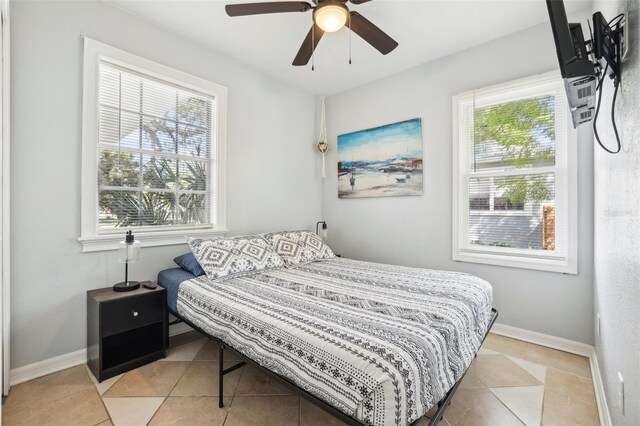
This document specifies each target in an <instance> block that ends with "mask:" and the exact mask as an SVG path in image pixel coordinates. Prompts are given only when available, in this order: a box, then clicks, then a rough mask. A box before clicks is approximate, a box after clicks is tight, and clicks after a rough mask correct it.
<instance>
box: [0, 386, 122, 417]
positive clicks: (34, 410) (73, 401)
mask: <svg viewBox="0 0 640 426" xmlns="http://www.w3.org/2000/svg"><path fill="white" fill-rule="evenodd" d="M105 420H109V415H108V414H107V411H106V410H105V409H104V406H103V405H102V401H101V399H100V395H98V392H97V391H96V390H95V389H93V388H92V387H89V388H86V389H84V390H82V391H80V392H76V393H74V394H72V395H69V396H66V397H64V398H60V399H57V400H55V401H49V402H47V403H44V404H37V405H32V406H31V408H30V409H27V410H23V411H21V412H19V413H17V414H15V415H11V414H8V413H6V412H3V416H2V423H3V424H4V425H39V426H45V425H69V426H72V425H78V426H80V425H95V424H98V423H100V422H103V421H105Z"/></svg>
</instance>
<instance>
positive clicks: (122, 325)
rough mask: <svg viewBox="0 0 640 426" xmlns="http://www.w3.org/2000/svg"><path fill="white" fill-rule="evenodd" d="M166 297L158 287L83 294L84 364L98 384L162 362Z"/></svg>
mask: <svg viewBox="0 0 640 426" xmlns="http://www.w3.org/2000/svg"><path fill="white" fill-rule="evenodd" d="M166 297H167V296H166V290H165V289H164V288H163V287H160V286H158V287H157V288H155V289H153V290H149V289H147V288H144V287H142V286H141V287H140V288H139V289H137V290H133V291H129V292H125V293H120V292H115V291H113V288H111V287H107V288H101V289H97V290H90V291H88V292H87V364H88V365H89V368H90V369H91V371H92V372H93V375H94V376H95V377H96V379H97V380H98V381H99V382H101V381H103V380H105V379H108V378H110V377H113V376H116V375H118V374H120V373H123V372H125V371H128V370H131V369H133V368H136V367H139V366H141V365H144V364H147V363H149V362H151V361H155V360H158V359H160V358H164V356H165V349H166V347H167V344H168V342H167V340H166V339H167V337H166V333H165V331H166V327H167V321H168V312H167V302H166Z"/></svg>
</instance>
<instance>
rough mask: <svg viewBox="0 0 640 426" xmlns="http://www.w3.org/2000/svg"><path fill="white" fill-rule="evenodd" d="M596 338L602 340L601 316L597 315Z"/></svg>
mask: <svg viewBox="0 0 640 426" xmlns="http://www.w3.org/2000/svg"><path fill="white" fill-rule="evenodd" d="M596 338H598V339H599V338H600V314H599V313H596Z"/></svg>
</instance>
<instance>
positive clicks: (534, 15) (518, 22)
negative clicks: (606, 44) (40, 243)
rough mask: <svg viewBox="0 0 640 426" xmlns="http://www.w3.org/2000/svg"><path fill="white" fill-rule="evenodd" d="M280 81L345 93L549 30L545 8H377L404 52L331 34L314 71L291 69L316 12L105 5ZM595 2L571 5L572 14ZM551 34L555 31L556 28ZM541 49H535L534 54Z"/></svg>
mask: <svg viewBox="0 0 640 426" xmlns="http://www.w3.org/2000/svg"><path fill="white" fill-rule="evenodd" d="M105 1H107V2H109V3H111V4H113V5H115V6H117V7H119V8H121V9H123V10H125V11H127V12H129V13H131V14H133V15H136V16H138V17H141V18H144V19H146V20H148V21H151V22H153V23H155V24H157V25H159V26H161V27H164V28H165V29H168V30H170V31H172V32H174V33H177V34H180V35H182V36H184V37H187V38H189V39H191V40H193V41H195V42H197V43H199V44H201V45H203V46H206V47H208V48H211V49H214V50H216V51H219V52H223V53H225V54H227V55H229V56H232V57H235V58H237V59H239V60H241V61H243V62H245V63H247V64H250V65H252V66H253V67H255V68H257V69H258V70H261V71H262V72H264V73H266V74H268V75H271V76H273V77H275V78H277V79H279V80H282V81H286V82H289V83H290V84H292V85H294V86H296V87H299V88H302V89H304V90H306V91H308V92H311V93H313V94H319V95H330V94H334V93H339V92H342V91H345V90H348V89H351V88H353V87H356V86H360V85H362V84H365V83H369V82H371V81H374V80H377V79H379V78H382V77H385V76H387V75H391V74H394V73H396V72H399V71H402V70H405V69H408V68H411V67H414V66H416V65H419V64H421V63H424V62H427V61H430V60H433V59H436V58H439V57H443V56H446V55H450V54H452V53H455V52H459V51H461V50H464V49H468V48H470V47H473V46H477V45H480V44H482V43H485V42H487V41H490V40H493V39H496V38H499V37H503V36H505V35H508V34H511V33H514V32H517V31H520V30H523V29H525V28H528V27H531V26H534V25H538V24H541V23H543V22H548V19H549V18H548V14H547V9H546V5H545V2H544V0H502V1H482V0H466V1H460V0H458V1H456V0H448V1H446V0H441V1H436V0H375V1H372V2H370V3H366V4H362V5H359V6H356V5H353V4H351V3H349V4H348V6H349V8H350V9H351V10H357V11H358V12H359V13H361V14H362V15H364V16H365V17H366V18H368V19H369V20H370V21H372V22H373V23H374V24H376V25H377V26H378V27H380V28H381V29H382V30H383V31H385V32H387V33H388V34H389V35H390V36H391V37H393V38H394V39H395V40H396V41H398V43H399V44H400V45H399V46H398V48H396V50H394V51H393V52H391V53H390V54H389V55H387V56H383V55H381V54H380V53H379V52H378V51H377V50H375V49H374V48H373V47H371V46H370V45H369V44H367V43H366V42H364V41H363V40H362V39H360V38H359V37H358V36H357V35H355V34H353V37H352V57H353V63H352V65H349V64H348V55H349V31H348V29H346V28H344V29H342V30H340V31H339V32H337V33H333V34H325V36H324V37H323V38H322V40H321V41H320V44H319V45H318V48H317V49H316V54H315V71H311V67H310V66H307V67H294V66H292V65H291V62H292V61H293V58H294V57H295V55H296V53H297V51H298V49H299V48H300V45H301V43H302V41H303V39H304V37H305V36H306V34H307V32H308V31H309V28H310V27H311V12H306V13H283V14H273V15H258V16H248V17H236V18H230V17H228V16H227V15H226V13H225V11H224V5H225V4H227V3H250V2H256V1H264V0H229V1H221V0H209V1H187V0H172V1H143V0H105ZM590 4H591V0H565V7H566V9H567V14H568V15H569V17H571V14H572V13H574V12H576V11H579V10H582V9H584V8H587V7H589V6H590ZM549 31H551V28H549ZM530 47H531V48H535V46H530Z"/></svg>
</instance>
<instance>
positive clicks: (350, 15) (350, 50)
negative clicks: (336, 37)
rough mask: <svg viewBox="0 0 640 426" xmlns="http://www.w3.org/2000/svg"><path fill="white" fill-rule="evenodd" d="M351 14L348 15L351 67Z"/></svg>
mask: <svg viewBox="0 0 640 426" xmlns="http://www.w3.org/2000/svg"><path fill="white" fill-rule="evenodd" d="M351 33H352V31H351V14H349V65H351Z"/></svg>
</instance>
